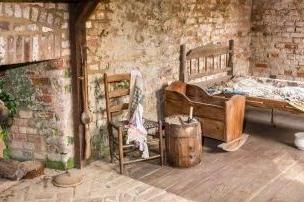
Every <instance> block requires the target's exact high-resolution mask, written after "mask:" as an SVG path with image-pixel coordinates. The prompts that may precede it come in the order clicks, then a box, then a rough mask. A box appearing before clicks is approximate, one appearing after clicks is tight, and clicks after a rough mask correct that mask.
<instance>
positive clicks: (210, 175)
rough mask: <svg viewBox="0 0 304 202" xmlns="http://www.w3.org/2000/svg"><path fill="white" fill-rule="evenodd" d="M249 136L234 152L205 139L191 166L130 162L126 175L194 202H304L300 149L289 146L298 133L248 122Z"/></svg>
mask: <svg viewBox="0 0 304 202" xmlns="http://www.w3.org/2000/svg"><path fill="white" fill-rule="evenodd" d="M246 132H247V133H248V134H250V135H251V136H250V137H249V139H248V141H247V142H246V144H245V145H244V146H243V147H242V148H241V149H240V150H239V151H237V152H231V153H226V152H222V151H220V150H218V149H216V145H217V144H218V142H216V141H214V140H210V139H208V140H206V144H205V147H204V154H203V160H202V163H201V164H200V165H198V166H196V167H194V168H189V169H176V168H172V167H169V166H164V167H160V166H159V165H157V162H144V163H137V164H133V165H129V166H127V168H126V175H128V176H130V177H132V178H135V179H138V180H140V181H142V182H145V183H147V184H150V185H153V186H156V187H158V188H162V189H165V190H167V191H169V192H172V193H174V194H177V195H180V196H182V197H184V198H186V199H191V200H194V201H288V202H289V201H304V191H303V190H304V152H302V151H300V150H297V149H296V148H294V146H293V140H294V138H293V137H294V136H293V134H294V133H295V132H296V131H295V130H291V129H284V128H279V127H277V128H273V127H271V126H269V125H263V124H261V123H259V124H255V123H249V124H248V126H247V131H246Z"/></svg>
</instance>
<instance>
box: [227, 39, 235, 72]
mask: <svg viewBox="0 0 304 202" xmlns="http://www.w3.org/2000/svg"><path fill="white" fill-rule="evenodd" d="M233 56H234V40H229V60H228V66H229V67H230V68H231V71H230V72H229V73H230V74H231V76H233V75H234V71H233Z"/></svg>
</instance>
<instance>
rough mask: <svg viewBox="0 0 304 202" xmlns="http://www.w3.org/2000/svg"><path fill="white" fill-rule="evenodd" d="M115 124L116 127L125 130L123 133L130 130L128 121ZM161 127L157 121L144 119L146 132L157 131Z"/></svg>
mask: <svg viewBox="0 0 304 202" xmlns="http://www.w3.org/2000/svg"><path fill="white" fill-rule="evenodd" d="M114 124H115V125H116V126H119V127H120V126H121V127H122V128H123V132H126V131H127V130H128V128H127V127H125V126H127V125H128V121H126V120H124V121H115V122H114ZM158 126H159V124H158V122H156V121H152V120H149V119H144V127H145V129H146V130H150V129H157V128H158Z"/></svg>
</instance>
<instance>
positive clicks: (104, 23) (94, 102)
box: [86, 0, 251, 149]
mask: <svg viewBox="0 0 304 202" xmlns="http://www.w3.org/2000/svg"><path fill="white" fill-rule="evenodd" d="M250 15H251V1H250V0H234V1H213V0H206V1H198V0H197V1H196V0H191V1H189V0H166V1H161V0H152V1H135V0H131V1H123V0H111V1H103V2H102V3H100V4H99V5H98V8H97V10H96V11H95V12H94V13H93V15H92V16H91V17H90V20H89V21H88V22H87V24H86V26H87V41H88V47H89V49H88V60H87V62H88V68H89V86H90V92H89V93H90V100H89V101H90V109H91V111H93V112H94V119H95V121H94V123H92V124H91V125H90V128H91V132H92V135H93V136H94V138H93V147H94V148H97V149H98V147H103V145H102V143H103V138H105V133H106V132H105V131H106V130H105V125H106V124H105V122H106V121H105V120H106V114H105V111H104V110H105V103H104V90H103V89H104V86H103V84H102V83H103V78H102V77H103V72H105V71H107V72H112V73H113V72H115V73H117V72H129V71H130V70H131V69H132V68H138V69H139V70H140V71H141V72H142V74H143V76H144V78H145V82H146V92H145V93H146V94H145V96H146V99H145V115H146V117H149V118H152V119H156V116H157V112H158V114H160V113H161V112H160V105H161V103H162V99H163V96H162V95H161V92H162V91H161V89H162V88H163V86H165V85H167V84H168V83H169V82H172V81H174V80H177V79H178V74H179V73H178V72H179V47H180V44H183V43H186V44H187V46H188V47H189V48H193V47H196V46H200V45H206V44H208V43H211V42H212V43H226V44H227V43H228V40H229V39H234V40H235V45H236V58H235V64H236V65H235V69H236V74H246V73H247V71H248V68H249V56H250V55H249V54H250V50H249V44H250V34H249V32H250ZM100 138H102V139H100Z"/></svg>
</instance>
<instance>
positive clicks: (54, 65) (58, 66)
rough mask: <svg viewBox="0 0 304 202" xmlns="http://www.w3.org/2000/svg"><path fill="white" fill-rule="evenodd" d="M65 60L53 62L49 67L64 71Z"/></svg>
mask: <svg viewBox="0 0 304 202" xmlns="http://www.w3.org/2000/svg"><path fill="white" fill-rule="evenodd" d="M63 64H64V62H63V59H58V60H53V61H50V62H49V67H50V68H51V69H63V68H64V65H63Z"/></svg>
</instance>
